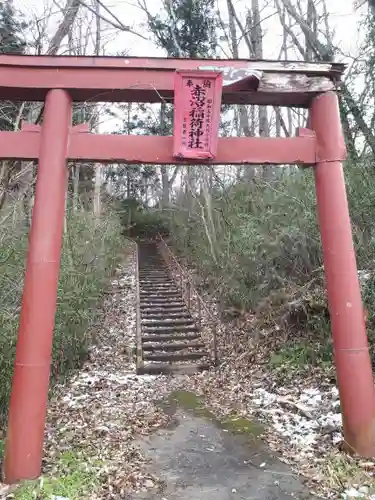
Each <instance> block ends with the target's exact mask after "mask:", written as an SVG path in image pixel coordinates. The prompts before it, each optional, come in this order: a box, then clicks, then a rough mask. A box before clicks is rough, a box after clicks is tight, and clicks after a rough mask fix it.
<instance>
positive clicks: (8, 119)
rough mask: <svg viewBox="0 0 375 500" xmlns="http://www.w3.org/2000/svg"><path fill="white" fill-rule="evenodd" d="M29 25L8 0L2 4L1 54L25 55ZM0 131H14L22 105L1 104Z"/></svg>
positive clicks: (0, 5)
mask: <svg viewBox="0 0 375 500" xmlns="http://www.w3.org/2000/svg"><path fill="white" fill-rule="evenodd" d="M26 28H27V23H26V22H25V21H24V20H23V19H22V16H21V14H19V13H18V12H17V11H16V10H15V8H14V7H13V2H12V1H11V0H8V1H6V2H0V53H1V54H24V53H25V50H26V41H25V38H24V36H23V32H24V30H25V29H26ZM0 108H1V116H0V130H13V129H14V123H15V120H16V118H17V116H18V114H19V110H20V105H19V104H16V103H9V102H0Z"/></svg>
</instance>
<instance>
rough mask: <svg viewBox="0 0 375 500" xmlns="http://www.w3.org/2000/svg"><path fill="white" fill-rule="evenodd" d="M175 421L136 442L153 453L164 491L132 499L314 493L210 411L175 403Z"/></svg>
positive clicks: (279, 497)
mask: <svg viewBox="0 0 375 500" xmlns="http://www.w3.org/2000/svg"><path fill="white" fill-rule="evenodd" d="M167 410H168V413H169V414H170V415H171V416H172V417H173V426H172V428H169V429H163V430H159V431H157V432H156V433H155V434H153V435H152V436H150V437H148V438H145V439H143V440H140V441H138V442H137V444H138V445H139V446H141V448H142V449H143V452H144V453H145V455H146V456H147V457H148V458H149V459H150V462H149V465H148V471H149V473H150V474H155V475H157V476H158V477H159V478H160V479H161V480H162V481H163V483H162V484H161V491H160V488H159V492H156V491H149V492H147V493H141V494H134V495H132V496H131V497H130V498H131V500H138V499H142V500H143V499H144V500H149V499H150V500H151V499H153V500H232V499H233V500H237V499H238V500H240V499H241V500H242V499H246V500H287V499H291V498H294V499H300V500H302V499H304V500H307V499H312V498H313V497H312V496H310V494H309V493H308V491H307V490H306V489H305V487H304V486H303V484H302V483H301V482H300V480H299V479H298V478H297V477H296V476H295V475H294V474H293V473H292V471H291V470H290V469H289V468H288V467H287V466H286V465H284V464H283V463H281V462H280V461H279V460H278V459H277V458H275V457H274V456H273V455H272V454H271V453H270V452H269V451H267V449H266V447H265V446H264V444H263V443H262V442H261V441H260V440H259V439H258V438H256V437H255V436H254V435H252V434H251V433H241V434H235V433H233V432H230V431H228V430H227V429H223V428H222V427H221V425H220V424H219V423H218V422H215V421H213V420H212V419H210V418H208V417H207V416H205V417H202V416H198V415H196V414H194V413H195V412H194V411H188V410H186V409H183V408H180V407H178V406H177V405H175V404H169V406H168V409H167Z"/></svg>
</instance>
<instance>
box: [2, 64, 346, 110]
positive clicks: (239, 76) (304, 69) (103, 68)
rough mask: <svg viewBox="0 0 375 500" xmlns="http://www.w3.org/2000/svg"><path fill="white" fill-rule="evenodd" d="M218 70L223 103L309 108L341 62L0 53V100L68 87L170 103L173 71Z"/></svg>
mask: <svg viewBox="0 0 375 500" xmlns="http://www.w3.org/2000/svg"><path fill="white" fill-rule="evenodd" d="M197 69H211V70H213V69H218V70H222V71H223V76H224V87H223V100H222V102H223V104H263V105H274V106H296V107H308V106H309V105H310V103H311V101H312V99H313V98H314V97H316V96H317V95H318V94H320V93H322V92H327V91H330V90H335V89H336V88H337V86H338V85H339V82H340V78H341V75H342V73H343V72H344V69H345V65H343V64H339V63H331V62H321V63H315V62H314V63H309V62H303V61H285V62H284V61H260V60H245V59H243V60H233V59H213V60H209V59H172V58H168V59H166V58H138V57H86V56H81V57H76V56H22V55H16V56H15V55H8V54H7V55H0V100H11V101H18V100H22V101H44V99H45V97H46V94H47V92H48V90H50V89H57V88H58V89H63V90H68V91H69V94H70V95H71V97H72V99H73V100H74V101H76V102H83V101H91V102H160V101H161V100H168V101H169V102H173V89H174V74H175V71H176V70H197Z"/></svg>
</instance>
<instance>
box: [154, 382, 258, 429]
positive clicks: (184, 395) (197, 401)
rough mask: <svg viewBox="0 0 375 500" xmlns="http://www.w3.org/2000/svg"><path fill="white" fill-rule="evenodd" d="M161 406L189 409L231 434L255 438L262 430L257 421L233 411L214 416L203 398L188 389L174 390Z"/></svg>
mask: <svg viewBox="0 0 375 500" xmlns="http://www.w3.org/2000/svg"><path fill="white" fill-rule="evenodd" d="M162 406H163V407H164V408H165V407H169V408H170V407H171V406H177V407H180V408H184V409H185V410H188V411H191V412H193V413H194V415H197V416H198V417H201V418H205V419H207V420H210V421H211V422H213V423H215V424H216V425H217V426H218V427H220V428H221V429H225V430H227V431H228V432H231V433H232V434H242V435H247V436H249V437H251V438H257V437H259V436H261V435H262V434H263V432H264V427H263V425H261V424H260V423H259V422H256V421H253V420H249V419H248V418H245V417H242V416H240V415H238V414H237V413H235V412H233V413H231V414H229V415H226V416H225V417H217V416H215V415H214V414H213V413H212V412H211V411H210V410H209V409H208V408H207V406H206V404H205V402H204V398H203V397H202V396H198V395H197V394H195V393H193V392H190V391H182V390H181V391H174V392H172V393H171V394H170V396H169V397H168V400H167V401H164V402H163V404H162Z"/></svg>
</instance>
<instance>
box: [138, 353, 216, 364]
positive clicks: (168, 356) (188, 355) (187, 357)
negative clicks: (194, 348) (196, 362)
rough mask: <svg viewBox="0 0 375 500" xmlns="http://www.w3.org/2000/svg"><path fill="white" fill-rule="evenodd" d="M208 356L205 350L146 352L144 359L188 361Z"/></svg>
mask: <svg viewBox="0 0 375 500" xmlns="http://www.w3.org/2000/svg"><path fill="white" fill-rule="evenodd" d="M205 356H208V353H207V352H205V351H200V352H189V353H186V354H149V353H147V352H146V353H144V354H143V359H144V360H145V361H172V362H173V361H188V360H193V359H201V358H204V357H205Z"/></svg>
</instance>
